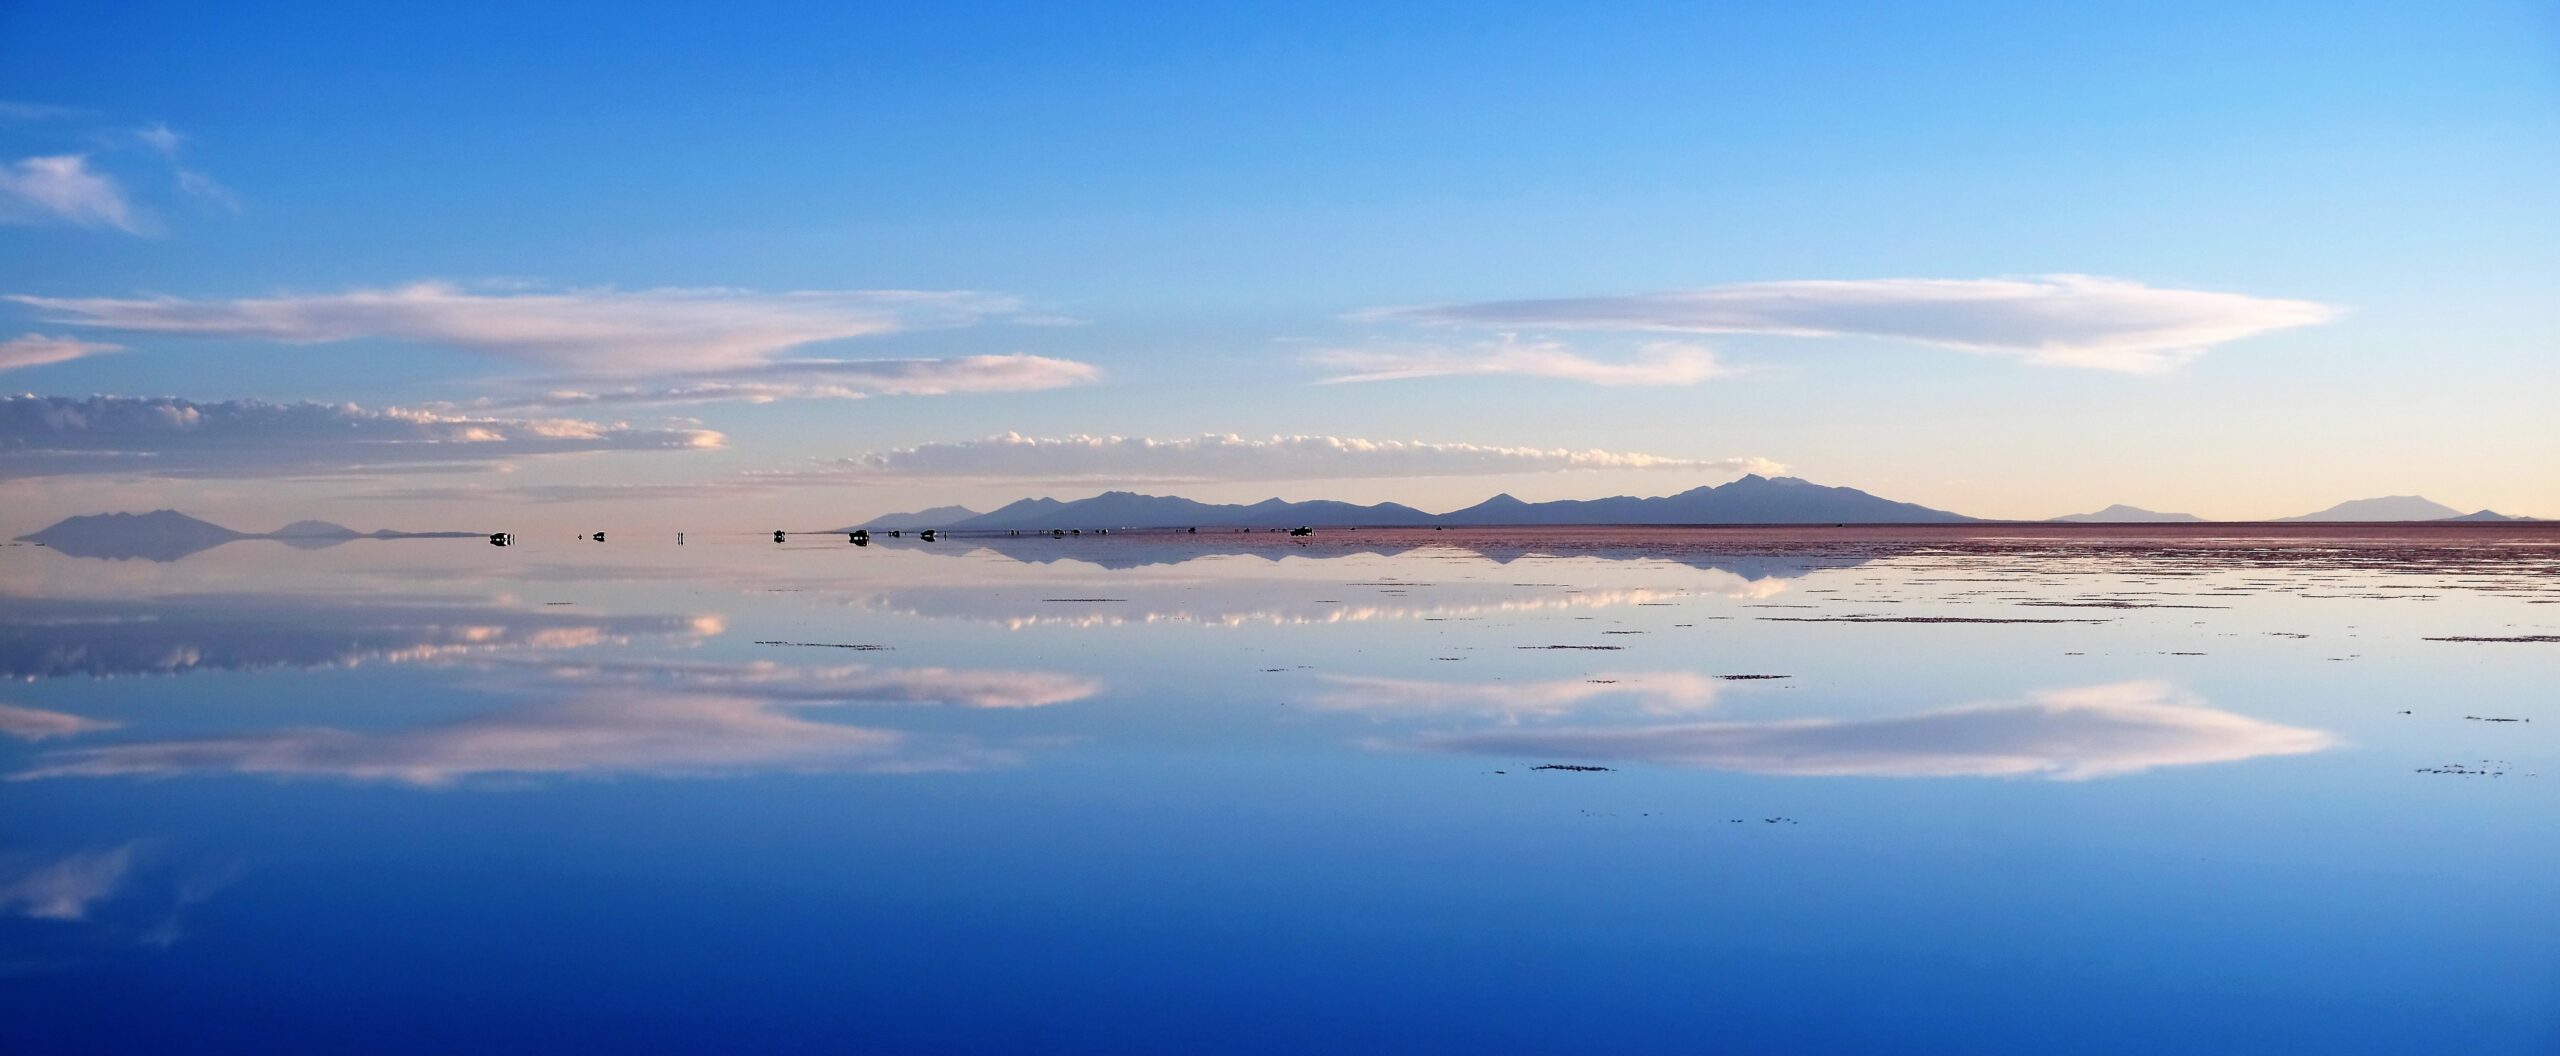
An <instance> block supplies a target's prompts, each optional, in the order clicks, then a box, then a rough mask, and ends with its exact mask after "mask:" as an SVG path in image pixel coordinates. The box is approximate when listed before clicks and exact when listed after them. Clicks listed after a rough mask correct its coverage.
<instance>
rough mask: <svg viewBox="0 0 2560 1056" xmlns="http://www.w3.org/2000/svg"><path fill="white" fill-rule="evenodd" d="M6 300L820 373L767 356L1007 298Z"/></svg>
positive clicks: (994, 306)
mask: <svg viewBox="0 0 2560 1056" xmlns="http://www.w3.org/2000/svg"><path fill="white" fill-rule="evenodd" d="M10 299H11V300H14V301H16V302H18V303H20V304H24V305H27V306H29V307H31V308H34V309H35V310H36V311H38V312H40V313H42V314H43V315H44V317H45V318H47V319H50V320H52V321H55V322H57V323H62V324H66V325H76V326H89V327H97V328H100V329H106V330H113V331H119V332H126V333H148V334H178V335H190V336H198V337H224V338H255V339H261V340H269V341H282V342H289V343H301V344H326V343H332V342H340V341H354V340H359V339H367V338H378V339H385V340H392V341H405V342H414V343H418V344H425V345H436V346H442V347H447V348H455V349H461V350H464V351H469V352H477V353H483V354H487V355H493V356H499V357H504V358H507V359H513V360H519V361H523V362H530V363H537V364H541V365H544V366H548V367H554V368H559V369H563V370H570V371H576V372H580V373H582V374H586V375H592V376H595V377H603V378H631V377H642V376H654V375H668V374H686V373H692V372H705V371H709V372H721V371H735V370H751V369H783V370H786V371H788V370H794V369H796V370H799V371H801V372H804V373H807V372H815V373H821V374H823V373H825V371H826V366H825V364H824V363H823V362H821V363H818V364H815V365H813V364H809V363H802V364H798V365H786V364H777V363H774V362H772V360H773V359H774V357H776V356H777V355H779V354H780V353H783V352H786V351H789V350H791V349H795V348H799V347H801V346H804V345H810V344H815V343H817V342H821V341H834V340H841V339H845V338H856V337H871V336H877V335H882V334H889V333H895V332H898V331H904V330H914V329H919V328H927V327H942V326H958V325H965V324H968V323H972V322H976V321H979V320H982V319H984V318H986V317H988V316H991V315H996V314H1000V313H1004V312H1009V311H1011V310H1013V308H1014V301H1013V299H1012V298H1009V297H1004V296H1001V295H996V294H987V293H974V292H966V291H960V292H930V291H913V290H815V291H806V292H799V293H781V294H763V293H753V292H748V291H743V290H729V289H653V290H632V291H625V290H611V289H592V290H573V291H567V292H553V293H543V292H478V291H473V290H467V289H464V288H462V287H460V286H456V285H453V284H450V283H442V282H421V283H414V284H411V285H407V286H399V287H393V288H387V289H358V290H349V291H346V292H343V293H331V294H312V295H294V296H278V297H258V298H242V299H236V300H196V299H187V298H179V297H140V298H116V297H31V296H13V297H11V298H10ZM730 380H737V379H730Z"/></svg>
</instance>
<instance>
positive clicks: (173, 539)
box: [18, 510, 480, 561]
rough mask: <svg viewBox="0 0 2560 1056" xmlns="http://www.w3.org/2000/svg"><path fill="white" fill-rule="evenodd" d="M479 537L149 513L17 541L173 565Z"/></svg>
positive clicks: (113, 516) (96, 517)
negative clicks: (255, 551)
mask: <svg viewBox="0 0 2560 1056" xmlns="http://www.w3.org/2000/svg"><path fill="white" fill-rule="evenodd" d="M479 534H480V533H478V532H395V531H391V530H389V529H384V530H382V531H378V532H359V531H356V530H355V529H353V528H349V527H347V526H345V525H341V524H332V523H330V522H328V521H295V522H293V523H292V524H288V525H285V526H284V527H282V528H278V529H276V530H275V531H272V532H266V533H257V532H240V531H233V530H232V529H229V528H225V527H223V526H221V525H219V524H215V523H213V522H212V521H208V520H204V519H201V518H197V517H189V516H187V515H186V514H183V513H179V512H178V511H176V510H153V511H151V512H149V513H93V514H86V515H83V516H79V517H65V518H63V519H62V520H60V521H58V522H55V523H54V525H53V526H52V527H49V528H46V529H45V530H43V531H40V532H35V533H32V534H28V535H22V536H19V537H18V538H19V539H20V540H22V541H25V542H31V543H43V544H44V545H46V546H49V547H52V548H53V549H55V550H57V551H59V552H61V553H64V554H68V555H70V556H72V557H99V558H107V559H109V560H143V561H175V560H177V559H179V558H182V557H185V556H187V555H189V554H194V553H200V552H202V551H206V550H211V549H213V548H214V547H217V546H221V545H222V544H224V543H229V542H235V541H238V540H241V539H273V540H275V541H277V542H280V543H283V544H285V545H287V546H291V547H297V548H300V549H305V550H312V549H319V548H321V547H329V546H336V545H338V544H339V543H343V542H346V541H348V540H351V539H452V538H461V537H466V536H477V535H479Z"/></svg>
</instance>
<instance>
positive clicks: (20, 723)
mask: <svg viewBox="0 0 2560 1056" xmlns="http://www.w3.org/2000/svg"><path fill="white" fill-rule="evenodd" d="M122 725H124V724H123V723H120V722H107V721H104V720H101V719H89V718H82V717H80V716H78V715H73V714H70V713H69V712H61V711H46V710H44V709H42V708H24V707H19V706H17V705H15V704H0V735H6V736H10V737H15V738H17V739H19V740H22V741H41V740H44V739H46V738H48V737H74V736H78V735H80V734H83V733H93V732H96V731H98V730H112V729H115V728H117V727H119V726H122Z"/></svg>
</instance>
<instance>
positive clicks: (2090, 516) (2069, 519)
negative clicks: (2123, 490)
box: [2054, 503, 2204, 524]
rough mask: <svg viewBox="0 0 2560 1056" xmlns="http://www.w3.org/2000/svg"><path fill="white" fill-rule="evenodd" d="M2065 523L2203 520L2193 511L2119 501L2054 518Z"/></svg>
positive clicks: (2153, 522) (2156, 522)
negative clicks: (2164, 510) (2163, 509)
mask: <svg viewBox="0 0 2560 1056" xmlns="http://www.w3.org/2000/svg"><path fill="white" fill-rule="evenodd" d="M2054 520H2055V521H2056V522H2059V523H2063V524H2160V523H2166V522H2170V521H2201V520H2204V518H2202V517H2198V516H2196V515H2195V514H2192V513H2161V512H2159V511H2157V510H2146V509H2143V508H2142V507H2140V506H2127V505H2125V504H2123V503H2117V504H2115V505H2113V506H2109V507H2107V508H2106V509H2103V510H2099V511H2098V512H2096V513H2073V514H2066V515H2064V516H2061V517H2056V518H2054Z"/></svg>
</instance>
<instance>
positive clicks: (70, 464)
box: [0, 395, 721, 479]
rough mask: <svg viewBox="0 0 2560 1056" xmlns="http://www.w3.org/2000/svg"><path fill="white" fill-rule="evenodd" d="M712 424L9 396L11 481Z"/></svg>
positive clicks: (1, 419) (558, 447)
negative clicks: (652, 425) (645, 425)
mask: <svg viewBox="0 0 2560 1056" xmlns="http://www.w3.org/2000/svg"><path fill="white" fill-rule="evenodd" d="M720 442H721V437H720V434H718V433H715V432H710V431H708V430H701V429H642V428H634V427H631V426H628V425H622V424H604V423H596V422H587V421H578V420H573V419H564V418H499V417H485V416H471V415H455V414H442V413H436V412H430V411H417V410H403V409H400V408H386V409H382V410H366V409H364V408H361V407H357V406H355V405H353V404H323V403H284V404H279V403H267V402H264V401H260V400H225V401H221V402H213V403H199V402H195V401H192V400H182V399H175V398H171V397H147V398H144V397H122V396H92V397H89V398H86V399H75V398H72V397H67V396H33V395H21V396H8V397H0V479H7V478H13V477H45V476H63V475H70V474H101V473H121V474H133V475H142V476H163V477H270V476H282V475H291V474H298V473H312V472H327V471H358V470H364V469H368V468H373V467H386V466H403V465H410V466H414V465H417V464H422V463H448V464H451V463H472V464H486V463H489V462H494V461H498V460H501V459H508V458H518V457H527V456H539V455H557V454H571V453H579V452H594V451H688V450H698V449H703V448H711V447H718V446H719V445H720Z"/></svg>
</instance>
